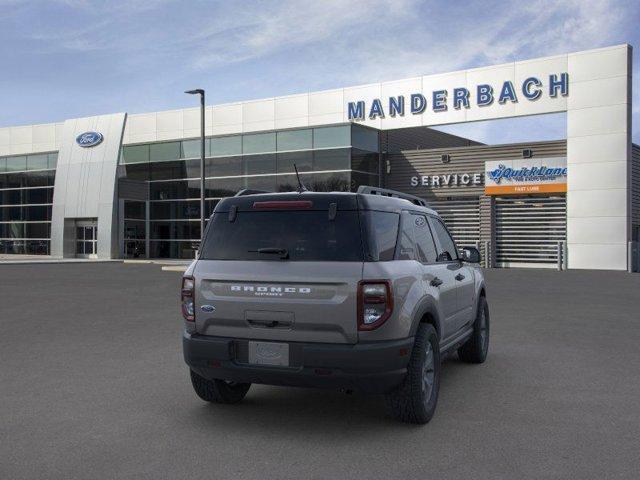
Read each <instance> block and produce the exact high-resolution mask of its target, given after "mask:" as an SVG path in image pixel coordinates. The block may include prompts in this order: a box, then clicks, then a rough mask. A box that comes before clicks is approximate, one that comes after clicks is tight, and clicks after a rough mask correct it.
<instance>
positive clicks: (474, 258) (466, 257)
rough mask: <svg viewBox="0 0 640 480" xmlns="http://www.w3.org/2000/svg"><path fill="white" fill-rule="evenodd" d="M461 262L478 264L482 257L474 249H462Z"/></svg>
mask: <svg viewBox="0 0 640 480" xmlns="http://www.w3.org/2000/svg"><path fill="white" fill-rule="evenodd" d="M462 260H463V261H464V262H469V263H480V261H481V260H482V257H480V252H479V251H478V249H477V248H475V247H464V248H463V249H462Z"/></svg>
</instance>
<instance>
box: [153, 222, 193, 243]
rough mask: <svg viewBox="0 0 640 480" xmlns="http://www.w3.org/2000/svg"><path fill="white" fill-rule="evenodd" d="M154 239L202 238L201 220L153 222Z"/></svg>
mask: <svg viewBox="0 0 640 480" xmlns="http://www.w3.org/2000/svg"><path fill="white" fill-rule="evenodd" d="M151 238H152V239H153V240H194V241H198V240H199V239H200V222H198V221H195V222H151Z"/></svg>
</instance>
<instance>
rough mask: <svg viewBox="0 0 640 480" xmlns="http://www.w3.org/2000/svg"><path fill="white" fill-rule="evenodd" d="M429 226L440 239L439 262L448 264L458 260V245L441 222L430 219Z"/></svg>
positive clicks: (438, 246)
mask: <svg viewBox="0 0 640 480" xmlns="http://www.w3.org/2000/svg"><path fill="white" fill-rule="evenodd" d="M429 225H430V226H431V230H432V231H433V235H434V237H435V238H437V239H438V245H437V248H438V258H437V261H438V262H448V261H452V260H457V259H458V251H457V249H456V244H455V242H454V241H453V238H451V235H450V234H449V231H448V230H447V228H446V227H445V226H444V223H442V222H441V221H440V220H438V219H435V218H432V217H429Z"/></svg>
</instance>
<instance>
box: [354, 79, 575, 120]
mask: <svg viewBox="0 0 640 480" xmlns="http://www.w3.org/2000/svg"><path fill="white" fill-rule="evenodd" d="M544 94H546V95H548V96H549V97H550V98H555V97H557V96H559V95H560V96H562V97H566V96H567V95H569V74H568V73H566V72H564V73H559V74H551V75H549V77H548V78H545V79H544V81H543V80H542V79H541V78H539V77H529V78H527V79H525V80H524V81H523V82H522V83H521V84H520V85H517V86H516V85H514V84H513V82H511V81H505V82H503V83H502V85H496V86H494V85H490V84H480V85H476V86H475V87H474V88H472V89H468V88H466V87H458V88H454V89H453V90H452V91H449V90H446V89H442V90H434V91H432V92H431V94H430V95H429V98H427V96H425V95H424V94H422V93H412V94H411V95H410V96H408V97H405V96H404V95H398V96H395V97H388V98H386V99H380V98H374V99H373V100H372V101H371V103H370V104H367V103H366V102H365V101H364V100H358V101H355V102H348V104H347V112H348V117H349V120H355V121H358V120H365V118H368V119H369V120H375V119H377V118H385V117H386V116H389V117H396V116H399V117H402V116H404V115H405V112H409V113H410V114H411V115H420V114H422V113H424V112H425V111H426V110H427V108H428V106H429V102H430V105H431V107H430V108H431V109H432V110H433V111H434V112H445V111H447V110H448V109H449V106H452V107H453V108H454V109H455V110H460V109H462V108H471V106H472V105H474V106H478V107H486V106H489V105H491V104H493V103H494V102H496V101H497V102H498V103H499V104H506V103H507V102H510V103H518V102H519V101H520V99H524V100H525V101H531V102H532V101H535V100H538V99H539V98H541V97H542V96H543V95H544Z"/></svg>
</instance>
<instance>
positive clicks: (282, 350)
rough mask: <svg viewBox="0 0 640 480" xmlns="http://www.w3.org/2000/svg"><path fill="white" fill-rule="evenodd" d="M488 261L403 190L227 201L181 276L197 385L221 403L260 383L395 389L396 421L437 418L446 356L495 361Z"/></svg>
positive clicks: (391, 400) (187, 351) (187, 349)
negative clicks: (460, 245)
mask: <svg viewBox="0 0 640 480" xmlns="http://www.w3.org/2000/svg"><path fill="white" fill-rule="evenodd" d="M479 261H480V254H479V252H478V250H477V249H475V248H465V249H463V250H462V251H461V252H459V251H458V249H457V248H456V244H455V242H454V241H453V239H452V238H451V235H450V234H449V232H448V231H447V228H446V227H445V225H444V223H443V222H442V220H441V219H440V218H439V216H438V215H437V213H436V212H434V211H433V210H431V209H429V208H427V207H426V203H425V202H424V200H422V199H419V198H417V197H412V196H409V195H405V194H401V193H399V192H394V191H392V190H384V189H377V188H373V187H360V189H359V190H358V192H357V193H313V192H306V191H305V192H300V193H295V192H294V193H260V194H255V193H253V192H240V193H239V194H238V195H236V196H235V197H230V198H226V199H224V200H222V201H220V203H218V205H217V206H216V208H215V210H214V213H213V215H212V217H211V219H210V221H209V225H208V227H207V229H206V232H205V235H204V238H203V242H202V245H201V251H200V255H199V258H198V259H197V260H196V261H194V262H193V263H192V264H191V266H190V267H189V268H188V270H187V271H186V273H185V275H184V277H183V279H182V313H183V316H184V318H185V329H184V335H183V348H184V359H185V361H186V363H187V364H188V365H189V368H190V370H191V381H192V384H193V388H194V389H195V392H196V393H197V395H198V396H199V397H200V398H202V399H203V400H206V401H209V402H215V403H237V402H239V401H241V400H242V399H243V398H244V396H245V395H246V393H247V391H248V390H249V387H250V386H251V384H252V383H258V384H268V385H289V386H300V387H328V388H337V389H343V390H347V391H353V390H355V391H361V392H369V393H384V394H386V396H387V400H388V405H389V407H390V410H391V412H392V414H393V415H394V417H396V418H397V419H399V420H402V421H405V422H412V423H426V422H428V421H429V420H430V419H431V417H432V416H433V414H434V411H435V408H436V402H437V399H438V389H439V386H440V372H441V366H440V362H441V358H443V355H444V354H446V353H448V352H453V351H456V350H457V353H458V356H459V358H460V359H461V360H462V361H465V362H470V363H482V362H484V360H485V358H486V356H487V349H488V344H489V309H488V306H487V301H486V294H485V285H484V279H483V276H482V272H481V270H480V268H478V265H476V264H477V263H479Z"/></svg>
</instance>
